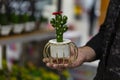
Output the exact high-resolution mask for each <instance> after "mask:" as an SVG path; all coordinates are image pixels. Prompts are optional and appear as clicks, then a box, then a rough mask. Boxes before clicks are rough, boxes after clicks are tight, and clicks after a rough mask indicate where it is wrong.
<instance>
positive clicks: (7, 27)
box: [1, 25, 12, 36]
mask: <svg viewBox="0 0 120 80" xmlns="http://www.w3.org/2000/svg"><path fill="white" fill-rule="evenodd" d="M11 30H12V25H4V26H3V25H2V26H1V35H3V36H6V35H9V33H10V31H11Z"/></svg>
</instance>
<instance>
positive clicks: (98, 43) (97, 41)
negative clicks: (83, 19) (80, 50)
mask: <svg viewBox="0 0 120 80" xmlns="http://www.w3.org/2000/svg"><path fill="white" fill-rule="evenodd" d="M105 27H106V25H101V28H100V30H99V32H98V34H97V35H95V36H94V37H93V38H92V39H91V40H90V41H88V42H87V44H86V46H88V47H90V48H92V49H93V50H94V52H95V59H100V57H101V56H102V54H103V43H104V41H103V40H104V32H105Z"/></svg>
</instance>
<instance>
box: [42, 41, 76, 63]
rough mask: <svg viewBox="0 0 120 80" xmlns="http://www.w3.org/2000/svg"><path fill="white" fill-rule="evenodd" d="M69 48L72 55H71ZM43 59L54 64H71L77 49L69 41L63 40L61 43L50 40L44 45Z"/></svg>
mask: <svg viewBox="0 0 120 80" xmlns="http://www.w3.org/2000/svg"><path fill="white" fill-rule="evenodd" d="M71 47H72V48H73V50H74V54H71ZM44 57H47V58H49V59H51V60H52V62H55V63H63V62H72V61H74V60H75V59H76V58H77V47H76V46H75V44H74V43H73V42H72V41H71V40H69V39H64V40H63V42H57V41H56V39H52V40H49V42H48V43H47V44H46V45H45V48H44Z"/></svg>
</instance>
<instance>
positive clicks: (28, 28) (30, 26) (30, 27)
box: [25, 22, 35, 32]
mask: <svg viewBox="0 0 120 80" xmlns="http://www.w3.org/2000/svg"><path fill="white" fill-rule="evenodd" d="M34 28H35V22H27V23H25V31H26V32H30V31H32V30H34Z"/></svg>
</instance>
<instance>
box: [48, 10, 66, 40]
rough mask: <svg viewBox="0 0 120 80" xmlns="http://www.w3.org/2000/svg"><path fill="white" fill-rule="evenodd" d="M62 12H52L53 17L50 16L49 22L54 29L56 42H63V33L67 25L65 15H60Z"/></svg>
mask: <svg viewBox="0 0 120 80" xmlns="http://www.w3.org/2000/svg"><path fill="white" fill-rule="evenodd" d="M61 13H62V12H54V13H53V15H55V18H52V19H51V21H50V23H51V24H52V26H53V27H54V28H55V30H56V39H57V42H63V33H64V32H66V31H67V29H68V27H67V25H65V24H66V22H67V19H68V18H67V16H65V15H64V16H62V15H61Z"/></svg>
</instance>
